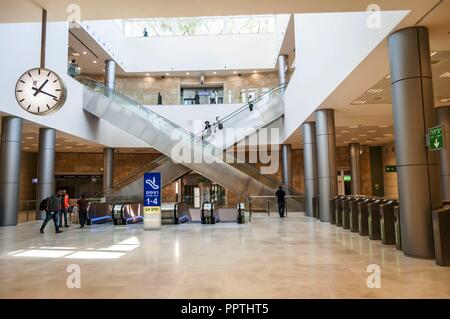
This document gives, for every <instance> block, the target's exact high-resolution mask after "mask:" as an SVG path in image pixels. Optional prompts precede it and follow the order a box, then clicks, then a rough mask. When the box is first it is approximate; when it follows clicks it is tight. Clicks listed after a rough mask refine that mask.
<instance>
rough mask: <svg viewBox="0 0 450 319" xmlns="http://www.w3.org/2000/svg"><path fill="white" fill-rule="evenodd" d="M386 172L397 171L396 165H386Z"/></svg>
mask: <svg viewBox="0 0 450 319" xmlns="http://www.w3.org/2000/svg"><path fill="white" fill-rule="evenodd" d="M386 173H397V166H386Z"/></svg>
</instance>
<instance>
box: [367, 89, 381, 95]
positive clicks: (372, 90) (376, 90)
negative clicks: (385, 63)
mask: <svg viewBox="0 0 450 319" xmlns="http://www.w3.org/2000/svg"><path fill="white" fill-rule="evenodd" d="M381 92H383V89H370V90H368V91H367V93H370V94H379V93H381Z"/></svg>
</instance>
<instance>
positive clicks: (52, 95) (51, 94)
mask: <svg viewBox="0 0 450 319" xmlns="http://www.w3.org/2000/svg"><path fill="white" fill-rule="evenodd" d="M32 89H33V90H35V91H36V92H37V91H38V90H39V89H36V88H32ZM40 93H42V94H45V95H48V96H51V97H52V98H54V99H57V98H58V97H56V96H54V95H52V94H50V93H47V92H44V91H40Z"/></svg>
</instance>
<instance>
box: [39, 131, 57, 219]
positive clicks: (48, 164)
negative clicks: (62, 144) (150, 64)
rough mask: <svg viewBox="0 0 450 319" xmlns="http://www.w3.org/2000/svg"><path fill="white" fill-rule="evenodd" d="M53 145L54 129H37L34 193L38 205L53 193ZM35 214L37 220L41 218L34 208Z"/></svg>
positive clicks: (54, 140)
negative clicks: (36, 181) (36, 169)
mask: <svg viewBox="0 0 450 319" xmlns="http://www.w3.org/2000/svg"><path fill="white" fill-rule="evenodd" d="M55 143H56V131H55V130H54V129H52V128H40V129H39V154H38V174H37V178H38V183H37V191H36V200H37V203H38V204H39V203H40V202H41V201H42V200H43V199H44V198H46V197H49V196H50V195H52V194H53V193H54V192H55ZM38 206H39V205H38ZM36 214H37V215H36V216H37V218H41V217H42V216H40V211H39V207H36Z"/></svg>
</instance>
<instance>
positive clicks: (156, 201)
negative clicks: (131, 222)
mask: <svg viewBox="0 0 450 319" xmlns="http://www.w3.org/2000/svg"><path fill="white" fill-rule="evenodd" d="M161 191H162V185H161V173H160V172H150V173H145V174H144V229H159V228H160V227H161Z"/></svg>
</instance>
